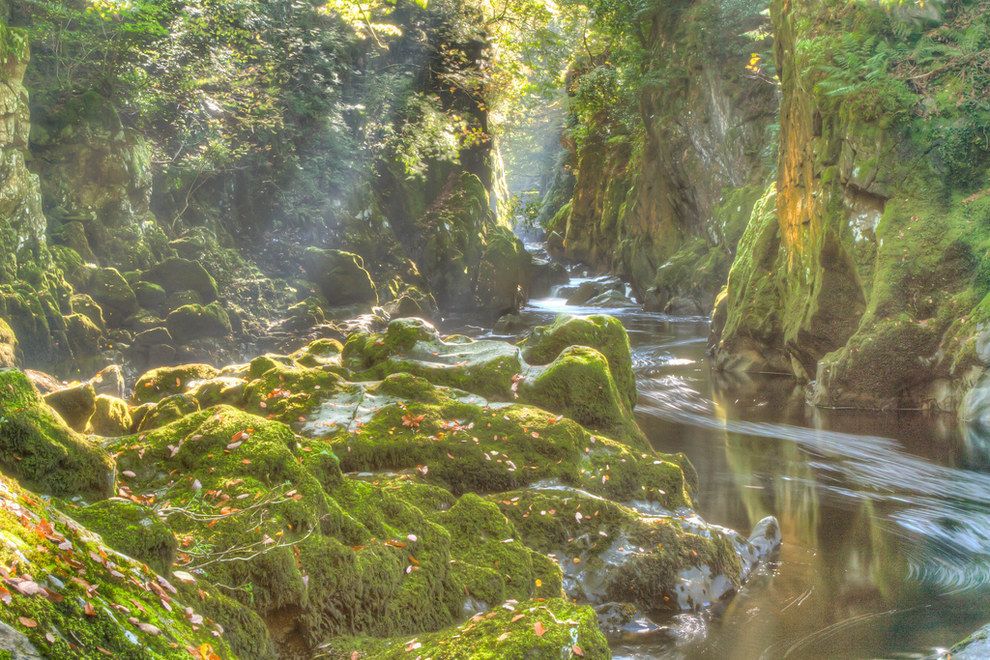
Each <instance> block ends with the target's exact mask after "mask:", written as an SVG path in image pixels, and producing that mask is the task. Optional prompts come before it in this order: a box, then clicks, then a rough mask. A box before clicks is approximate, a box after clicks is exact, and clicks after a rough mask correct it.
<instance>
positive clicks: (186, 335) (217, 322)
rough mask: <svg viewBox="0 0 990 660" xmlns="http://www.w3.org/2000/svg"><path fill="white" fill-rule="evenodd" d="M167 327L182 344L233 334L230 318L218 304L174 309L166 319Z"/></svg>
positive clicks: (194, 305) (185, 306) (212, 303)
mask: <svg viewBox="0 0 990 660" xmlns="http://www.w3.org/2000/svg"><path fill="white" fill-rule="evenodd" d="M165 325H166V327H167V328H168V331H169V333H170V334H171V335H172V337H173V338H174V339H175V340H176V341H177V342H179V343H180V344H185V343H187V342H189V341H192V340H193V339H202V338H205V337H225V336H227V335H229V334H230V333H231V326H230V317H229V316H228V315H227V311H226V310H225V309H224V308H223V307H221V306H220V304H219V303H217V302H211V303H210V304H209V305H197V304H193V305H183V306H181V307H179V308H177V309H173V310H172V311H171V312H169V314H168V316H167V317H165Z"/></svg>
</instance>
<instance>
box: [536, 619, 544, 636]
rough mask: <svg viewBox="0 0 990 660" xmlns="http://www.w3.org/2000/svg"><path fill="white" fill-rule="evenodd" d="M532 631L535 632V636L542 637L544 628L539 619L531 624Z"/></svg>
mask: <svg viewBox="0 0 990 660" xmlns="http://www.w3.org/2000/svg"><path fill="white" fill-rule="evenodd" d="M533 632H534V633H536V636H537V637H543V633H545V632H546V629H545V628H544V627H543V623H542V622H540V621H537V622H536V623H534V624H533Z"/></svg>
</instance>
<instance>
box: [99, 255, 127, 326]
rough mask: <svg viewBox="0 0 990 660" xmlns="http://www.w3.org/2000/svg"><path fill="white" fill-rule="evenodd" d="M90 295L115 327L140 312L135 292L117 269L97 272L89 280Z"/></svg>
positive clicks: (104, 269)
mask: <svg viewBox="0 0 990 660" xmlns="http://www.w3.org/2000/svg"><path fill="white" fill-rule="evenodd" d="M89 294H90V295H91V296H92V297H93V300H95V301H96V302H97V303H98V304H99V305H100V307H101V308H103V311H104V312H106V313H107V316H108V317H109V320H110V322H111V323H113V324H115V325H116V324H120V323H121V322H123V320H124V319H126V318H127V317H128V316H130V315H131V314H133V313H134V312H136V311H137V310H138V302H137V296H135V295H134V290H133V289H131V286H130V285H129V284H128V283H127V280H125V279H124V276H123V275H121V274H120V271H119V270H117V269H116V268H99V269H97V270H95V271H94V272H93V274H92V276H91V277H90V280H89Z"/></svg>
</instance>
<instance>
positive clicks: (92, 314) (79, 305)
mask: <svg viewBox="0 0 990 660" xmlns="http://www.w3.org/2000/svg"><path fill="white" fill-rule="evenodd" d="M69 302H70V304H71V305H72V311H73V312H77V313H79V314H83V315H85V316H87V317H88V318H89V320H90V321H92V322H93V323H94V324H95V325H96V327H98V328H99V329H100V330H106V329H107V320H106V318H105V317H104V316H103V308H102V307H100V306H99V305H98V304H97V302H96V301H95V300H93V297H92V296H90V295H89V294H86V293H74V294H72V298H70V299H69Z"/></svg>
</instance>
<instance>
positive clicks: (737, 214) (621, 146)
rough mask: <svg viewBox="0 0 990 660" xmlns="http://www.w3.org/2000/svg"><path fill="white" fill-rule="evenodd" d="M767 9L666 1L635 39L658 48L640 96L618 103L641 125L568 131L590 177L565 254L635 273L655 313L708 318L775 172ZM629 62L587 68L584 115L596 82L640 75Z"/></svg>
mask: <svg viewBox="0 0 990 660" xmlns="http://www.w3.org/2000/svg"><path fill="white" fill-rule="evenodd" d="M761 9H762V7H760V6H755V7H752V8H747V9H745V10H739V9H737V8H733V6H732V4H731V3H723V2H718V1H713V0H701V1H696V2H684V3H674V4H670V3H662V4H661V3H657V4H656V5H655V6H654V7H653V8H652V9H651V11H650V12H649V13H648V15H647V16H646V17H645V18H643V19H642V22H641V24H640V25H639V27H638V29H639V34H638V36H637V35H635V34H631V35H630V36H629V38H630V40H631V41H635V40H636V39H640V40H642V42H643V44H644V45H643V46H640V47H642V48H643V49H644V52H643V53H642V54H641V55H639V57H641V58H642V62H641V66H642V67H644V68H643V71H642V72H641V73H640V74H639V75H640V79H639V80H637V81H636V83H635V84H632V85H631V87H632V88H633V89H634V98H631V99H618V100H616V101H615V102H616V103H617V104H621V103H626V104H628V105H630V106H631V107H632V108H634V112H633V113H632V116H631V117H629V118H627V119H625V120H624V121H623V119H622V118H616V117H615V116H614V114H613V113H609V112H604V111H603V112H597V113H593V114H592V113H587V114H585V115H583V116H579V117H577V118H575V119H574V120H572V122H571V128H570V129H569V132H568V134H566V135H565V140H564V144H565V146H566V147H567V148H568V150H569V151H570V152H571V155H570V158H569V159H568V160H569V164H570V166H571V167H572V168H573V170H574V175H575V177H576V180H575V181H574V192H573V197H572V201H571V202H570V204H569V205H568V206H565V207H564V208H563V209H562V210H561V211H560V212H558V213H557V215H556V217H555V218H554V220H553V222H552V223H551V226H550V227H549V230H550V234H551V245H552V246H555V247H556V249H557V250H558V251H559V252H561V253H563V254H564V255H566V256H567V257H570V258H573V259H578V260H582V261H585V262H587V263H589V264H591V265H594V266H597V267H601V268H607V269H610V270H613V271H615V272H618V273H621V274H623V275H624V276H625V277H627V278H628V279H629V280H630V281H631V282H632V284H633V286H634V288H635V291H636V294H637V296H638V297H639V298H640V300H642V301H643V302H645V303H646V305H647V306H648V307H649V308H652V309H658V310H663V309H665V308H668V309H671V310H676V311H679V312H682V313H683V312H689V313H707V310H708V309H710V307H711V303H712V300H713V299H714V296H715V294H716V293H717V291H718V290H719V289H720V288H721V286H722V283H723V282H724V280H725V276H726V273H727V271H728V266H729V264H730V263H731V259H732V255H733V253H734V250H735V245H736V242H737V241H738V240H739V236H740V234H741V232H742V229H743V227H744V226H745V223H746V220H747V219H748V217H749V213H750V210H751V209H752V205H753V203H754V202H755V201H756V199H758V198H759V196H760V194H761V193H762V188H763V187H762V185H761V183H762V181H763V180H764V179H765V177H766V175H767V171H768V170H769V169H770V168H771V167H772V157H769V158H768V155H772V154H773V149H772V147H769V146H768V144H769V145H772V143H773V136H772V135H770V134H768V131H767V128H768V127H769V126H770V125H771V123H772V121H773V118H774V114H775V110H776V104H777V101H776V92H775V87H774V85H773V83H772V81H771V80H770V79H769V78H766V77H764V76H763V74H761V73H760V72H759V70H758V69H757V68H756V67H752V68H751V69H747V64H748V63H749V62H750V57H751V53H752V52H753V51H754V50H759V49H760V47H761V45H765V43H764V42H762V41H761V37H759V36H755V37H754V36H753V35H754V34H758V33H759V32H760V31H761V30H763V29H765V27H766V25H765V21H766V19H765V17H764V16H763V15H761V13H760V11H761ZM635 48H637V47H630V50H632V49H635ZM621 58H622V53H612V54H610V56H609V55H606V56H603V57H602V58H601V60H600V61H596V62H590V63H589V62H581V61H579V62H578V64H577V66H576V69H575V71H574V72H572V74H571V78H570V81H569V84H570V90H571V92H572V103H571V105H572V107H573V108H575V112H577V113H580V112H581V106H582V105H583V104H584V103H585V101H584V100H583V96H585V95H587V94H588V91H587V90H588V88H590V87H593V86H594V85H596V84H600V83H597V82H596V81H600V80H603V79H604V80H612V81H617V80H619V79H620V78H621V77H622V76H626V75H628V73H627V72H625V71H624V70H623V68H622V65H621ZM613 62H619V63H618V64H613ZM606 84H607V83H606ZM625 84H627V86H628V85H629V83H628V81H626V83H625ZM565 162H566V161H565ZM560 179H561V181H562V182H563V183H562V184H561V185H566V184H567V183H568V181H567V178H566V177H560Z"/></svg>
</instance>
